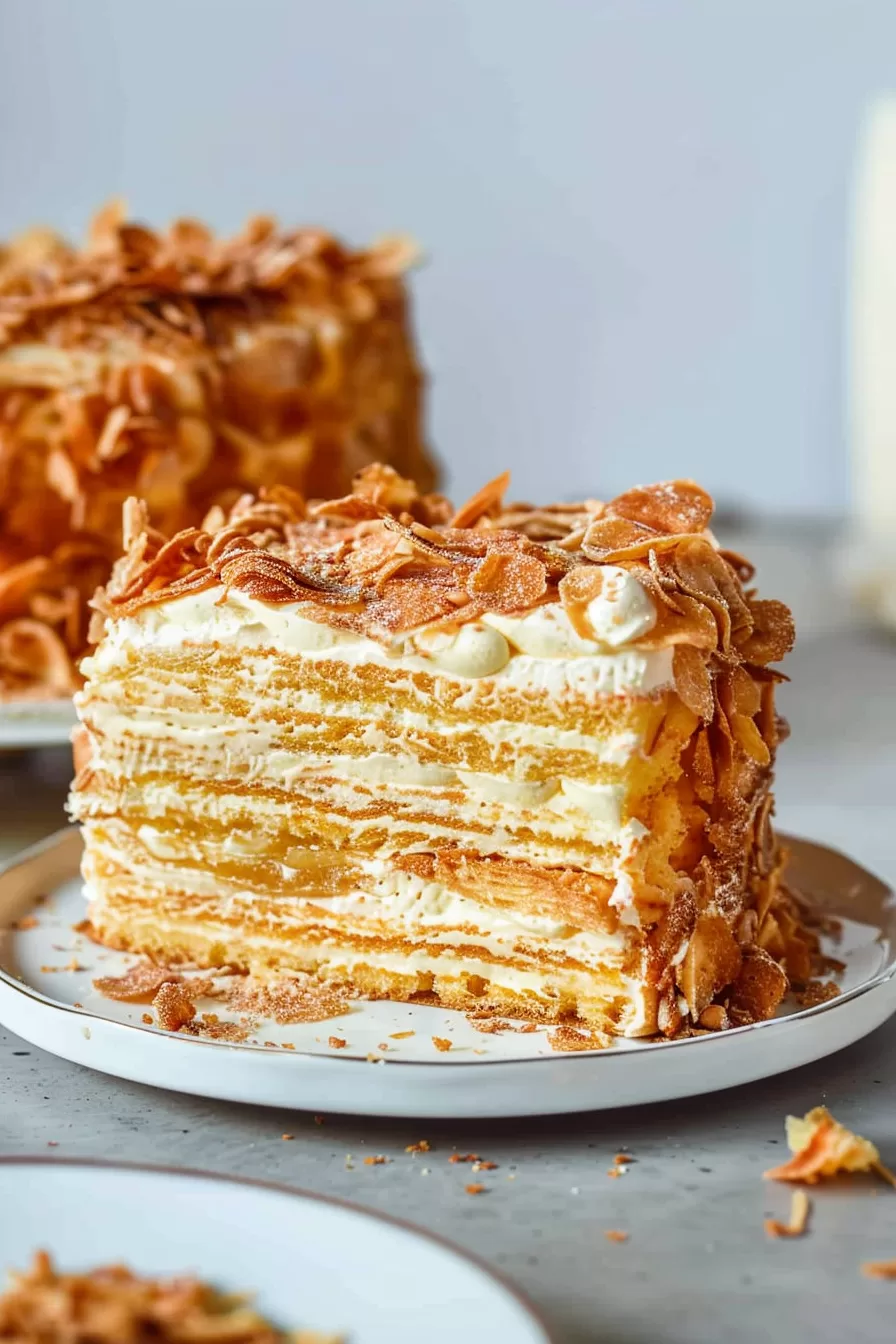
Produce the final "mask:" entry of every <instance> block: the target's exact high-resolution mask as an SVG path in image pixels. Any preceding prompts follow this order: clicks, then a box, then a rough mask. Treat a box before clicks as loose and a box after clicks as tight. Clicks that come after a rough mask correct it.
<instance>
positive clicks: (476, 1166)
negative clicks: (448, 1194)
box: [471, 1161, 498, 1171]
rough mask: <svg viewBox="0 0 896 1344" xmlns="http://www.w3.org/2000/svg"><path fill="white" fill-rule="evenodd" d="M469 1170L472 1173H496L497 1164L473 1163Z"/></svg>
mask: <svg viewBox="0 0 896 1344" xmlns="http://www.w3.org/2000/svg"><path fill="white" fill-rule="evenodd" d="M471 1170H472V1171H497V1170H498V1164H497V1162H481V1161H480V1162H474V1163H473V1166H472V1167H471Z"/></svg>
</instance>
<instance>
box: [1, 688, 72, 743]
mask: <svg viewBox="0 0 896 1344" xmlns="http://www.w3.org/2000/svg"><path fill="white" fill-rule="evenodd" d="M76 722H77V718H76V715H75V707H74V705H73V704H72V702H71V700H70V699H68V700H20V701H17V702H16V703H12V704H0V751H23V750H25V749H27V748H29V747H60V746H64V745H65V744H66V743H67V742H68V741H69V740H70V738H71V735H72V729H73V728H74V726H75V723H76Z"/></svg>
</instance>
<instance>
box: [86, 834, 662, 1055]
mask: <svg viewBox="0 0 896 1344" xmlns="http://www.w3.org/2000/svg"><path fill="white" fill-rule="evenodd" d="M90 870H92V871H90ZM87 879H88V881H87V889H86V894H87V897H88V902H89V917H90V922H91V926H92V930H93V933H94V936H95V937H96V938H97V939H98V940H99V941H100V942H102V943H105V944H107V945H108V946H111V947H115V948H118V949H122V950H126V951H131V952H138V953H141V954H144V955H146V956H149V957H151V958H153V959H154V960H156V961H159V962H162V963H165V964H177V963H183V962H186V963H190V964H193V965H196V966H201V967H214V966H225V965H226V966H231V967H233V968H235V969H238V970H241V971H248V972H251V973H253V974H254V975H260V976H277V975H281V974H283V973H284V972H297V971H298V972H307V973H310V974H312V975H315V976H317V977H319V978H320V979H321V980H325V981H327V982H328V983H331V984H338V985H340V986H341V987H344V988H345V989H347V990H348V991H350V992H351V991H354V992H357V993H358V994H359V995H362V996H364V997H367V998H388V999H397V1000H402V1001H407V1000H412V999H418V1000H419V999H420V998H421V997H429V998H431V999H434V1000H437V1001H438V1002H439V1003H441V1004H442V1005H443V1006H445V1007H446V1008H456V1009H460V1010H462V1011H465V1012H482V1011H484V1010H490V1011H494V1012H497V1013H503V1014H506V1015H508V1016H515V1017H523V1018H529V1019H532V1020H535V1021H543V1022H557V1021H562V1020H570V1019H578V1020H580V1021H582V1022H585V1023H587V1024H589V1026H591V1027H593V1028H595V1029H598V1030H601V1031H606V1032H610V1033H613V1034H616V1035H625V1036H640V1035H646V1034H651V1033H653V1032H655V1031H656V1025H657V1024H656V1014H657V1003H656V993H655V991H654V990H653V989H652V988H651V987H650V986H649V985H646V984H644V983H643V982H642V981H641V979H640V978H639V977H638V976H637V975H635V974H633V973H632V963H633V962H637V961H638V960H639V958H638V957H637V955H634V956H633V955H632V952H631V951H630V950H628V949H627V936H626V932H625V931H623V930H620V931H619V932H618V933H616V934H613V935H608V934H598V933H594V932H583V931H581V930H576V929H574V928H571V927H568V926H556V925H555V926H553V927H545V925H548V921H538V920H532V919H528V920H522V921H521V920H519V919H518V918H517V917H516V916H514V915H512V914H510V913H508V912H506V911H497V910H495V909H494V908H492V907H487V906H484V905H479V904H478V903H477V902H474V901H471V900H470V899H469V898H466V897H461V896H456V895H451V894H450V893H444V892H441V893H440V896H439V899H437V900H433V899H431V897H432V893H431V892H430V893H429V896H430V899H429V900H427V890H426V888H425V887H424V886H423V884H418V888H419V889H418V890H416V891H414V889H413V887H412V886H411V887H410V888H408V887H406V889H405V890H404V891H403V892H401V893H400V894H397V895H396V897H395V899H392V900H390V899H388V898H386V899H384V898H382V897H377V896H374V895H371V894H370V893H367V894H362V893H357V894H356V895H355V896H354V897H348V898H347V897H335V898H322V899H319V900H317V899H315V900H313V901H312V900H309V899H307V898H303V897H284V896H280V897H259V896H258V895H257V894H252V893H244V894H243V893H241V894H234V893H232V892H230V893H226V894H224V893H222V894H221V895H220V896H218V897H212V896H210V895H209V894H207V893H204V894H198V893H196V892H192V891H189V890H178V889H177V888H176V887H175V886H174V885H172V883H171V881H170V879H169V882H168V884H167V885H165V886H162V885H161V884H160V883H156V882H152V883H150V882H148V881H147V880H146V878H145V876H144V877H142V878H136V877H135V876H134V875H133V874H131V873H129V872H127V871H126V870H125V869H123V868H117V867H116V866H114V865H112V864H110V862H109V861H108V859H104V860H103V861H101V862H100V863H93V864H91V863H90V861H88V872H87Z"/></svg>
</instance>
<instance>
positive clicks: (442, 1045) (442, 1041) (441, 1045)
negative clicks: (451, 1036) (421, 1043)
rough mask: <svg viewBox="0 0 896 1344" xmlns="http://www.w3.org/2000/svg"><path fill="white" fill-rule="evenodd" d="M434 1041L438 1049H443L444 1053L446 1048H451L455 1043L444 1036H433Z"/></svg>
mask: <svg viewBox="0 0 896 1344" xmlns="http://www.w3.org/2000/svg"><path fill="white" fill-rule="evenodd" d="M432 1043H433V1045H434V1046H435V1048H436V1049H437V1050H441V1051H442V1052H443V1053H444V1051H446V1050H450V1049H451V1046H452V1044H453V1042H452V1041H449V1040H447V1039H446V1038H445V1037H444V1036H433V1038H432Z"/></svg>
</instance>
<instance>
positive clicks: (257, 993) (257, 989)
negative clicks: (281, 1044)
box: [227, 976, 349, 1027]
mask: <svg viewBox="0 0 896 1344" xmlns="http://www.w3.org/2000/svg"><path fill="white" fill-rule="evenodd" d="M227 1004H228V1007H230V1008H234V1009H236V1010H237V1011H238V1012H245V1013H254V1014H255V1015H256V1016H258V1017H271V1018H273V1019H274V1021H275V1022H276V1023H277V1025H278V1026H279V1027H288V1026H294V1025H295V1024H297V1023H300V1022H325V1021H326V1020H327V1019H328V1018H331V1017H342V1016H344V1015H345V1014H346V1013H347V1012H348V1010H349V1001H348V998H347V996H346V995H345V994H344V993H342V992H340V991H337V990H334V989H333V988H332V987H331V986H329V985H325V984H321V983H320V982H319V981H317V980H313V979H312V978H311V976H307V977H305V978H304V979H303V978H299V977H294V976H284V977H282V978H281V979H279V980H275V981H273V982H272V983H268V982H267V981H264V982H262V983H258V982H257V981H254V980H253V979H252V977H251V976H250V977H249V978H248V979H246V980H243V981H241V982H240V983H238V984H236V985H234V986H233V987H232V988H231V989H230V990H229V991H228V994H227Z"/></svg>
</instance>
